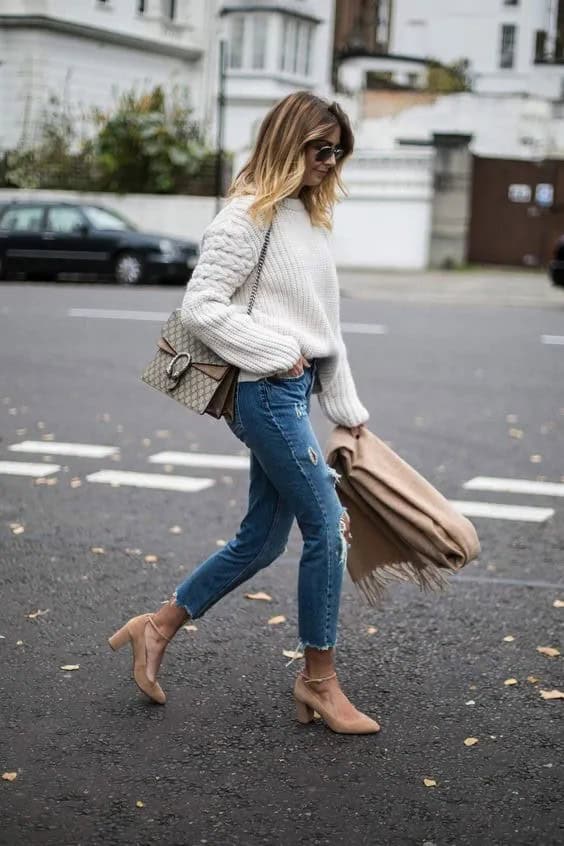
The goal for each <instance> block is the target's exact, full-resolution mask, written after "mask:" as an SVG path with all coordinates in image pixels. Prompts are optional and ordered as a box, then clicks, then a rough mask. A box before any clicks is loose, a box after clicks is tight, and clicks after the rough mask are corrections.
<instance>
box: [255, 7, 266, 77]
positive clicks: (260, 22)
mask: <svg viewBox="0 0 564 846" xmlns="http://www.w3.org/2000/svg"><path fill="white" fill-rule="evenodd" d="M267 34H268V18H267V16H266V15H260V14H259V15H253V42H252V44H253V50H252V53H253V55H252V61H251V67H252V68H254V69H255V70H258V69H260V68H264V66H265V64H266V38H267Z"/></svg>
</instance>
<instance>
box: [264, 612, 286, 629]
mask: <svg viewBox="0 0 564 846" xmlns="http://www.w3.org/2000/svg"><path fill="white" fill-rule="evenodd" d="M285 622H286V617H285V616H284V615H283V614H278V616H277V617H271V618H270V620H269V621H268V625H269V626H277V625H278V624H279V623H285Z"/></svg>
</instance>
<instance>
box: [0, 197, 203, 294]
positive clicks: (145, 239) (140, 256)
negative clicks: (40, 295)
mask: <svg viewBox="0 0 564 846" xmlns="http://www.w3.org/2000/svg"><path fill="white" fill-rule="evenodd" d="M197 260H198V245H197V244H196V243H194V242H191V241H182V240H179V239H178V238H169V237H167V236H165V235H155V234H152V233H148V232H140V231H139V230H138V229H137V228H136V227H135V226H134V225H133V224H132V223H130V222H129V221H128V220H126V218H124V217H123V216H122V215H121V214H117V213H116V212H114V211H110V210H109V209H106V208H104V207H103V206H98V205H92V204H90V203H84V204H79V203H58V202H45V201H43V202H34V201H31V200H30V201H27V200H26V201H21V202H19V201H18V202H11V203H7V204H5V205H4V206H0V278H2V277H4V278H11V277H13V276H15V275H16V274H17V275H19V274H24V275H25V276H26V277H34V278H38V279H42V280H51V279H56V278H57V276H58V275H59V274H63V273H64V274H73V275H74V274H89V275H92V274H95V275H96V276H100V277H105V278H110V279H113V280H114V281H115V282H118V283H119V284H120V285H137V284H139V283H141V282H186V280H187V279H188V278H189V277H190V275H191V272H192V270H193V269H194V267H195V265H196V262H197Z"/></svg>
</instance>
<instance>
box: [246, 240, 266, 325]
mask: <svg viewBox="0 0 564 846" xmlns="http://www.w3.org/2000/svg"><path fill="white" fill-rule="evenodd" d="M271 231H272V223H271V224H270V226H269V227H268V231H267V233H266V235H265V236H264V243H263V245H262V249H261V251H260V256H259V260H258V263H257V275H256V277H255V283H254V285H253V290H252V291H251V296H250V298H249V305H248V307H247V314H250V313H251V309H252V307H253V305H254V304H255V297H256V295H257V289H258V284H259V279H260V275H261V273H262V266H263V264H264V260H265V258H266V251H267V249H268V242H269V241H270V233H271Z"/></svg>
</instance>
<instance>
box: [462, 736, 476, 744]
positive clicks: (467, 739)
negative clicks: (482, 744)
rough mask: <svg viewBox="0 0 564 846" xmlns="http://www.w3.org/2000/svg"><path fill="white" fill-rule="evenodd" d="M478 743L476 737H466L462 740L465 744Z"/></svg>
mask: <svg viewBox="0 0 564 846" xmlns="http://www.w3.org/2000/svg"><path fill="white" fill-rule="evenodd" d="M477 743H478V738H477V737H467V738H466V739H465V741H464V745H465V746H475V745H476V744H477Z"/></svg>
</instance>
